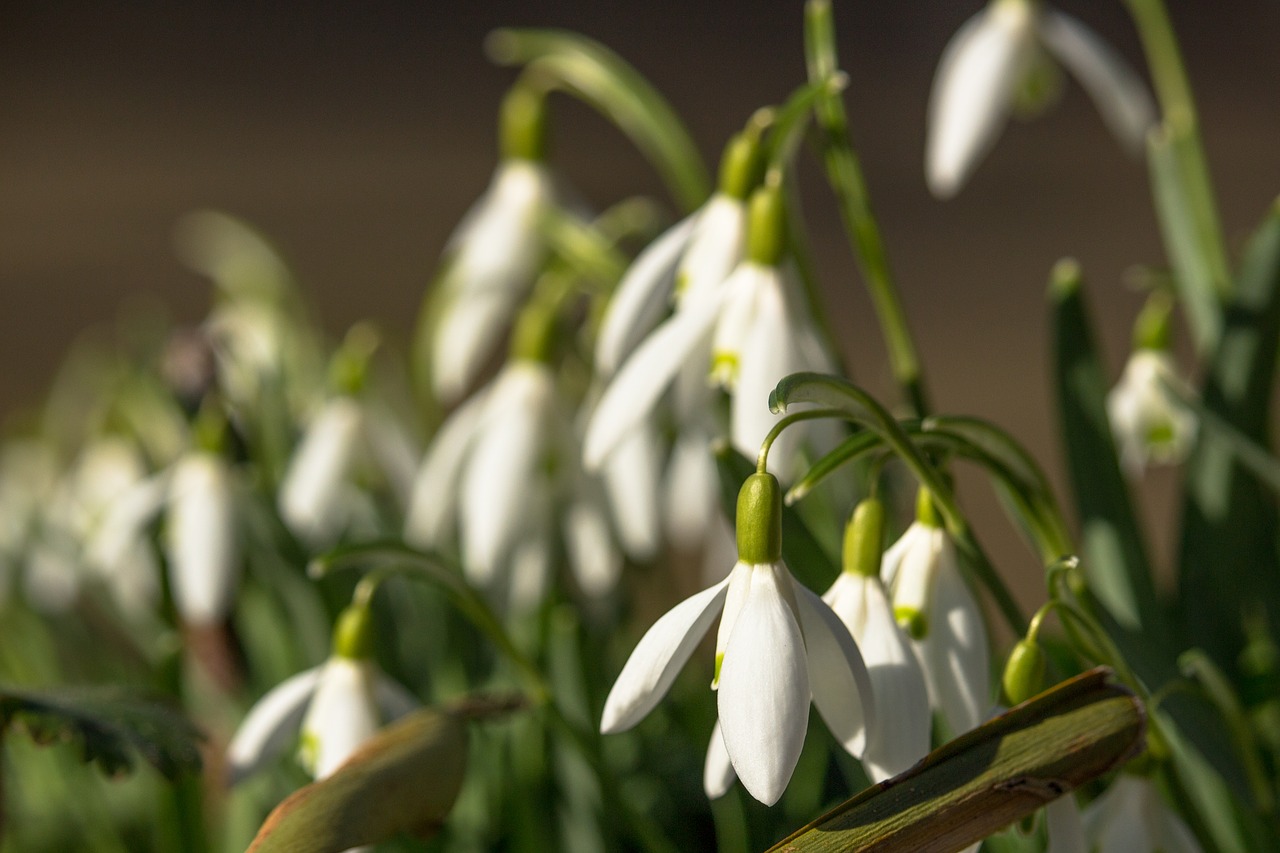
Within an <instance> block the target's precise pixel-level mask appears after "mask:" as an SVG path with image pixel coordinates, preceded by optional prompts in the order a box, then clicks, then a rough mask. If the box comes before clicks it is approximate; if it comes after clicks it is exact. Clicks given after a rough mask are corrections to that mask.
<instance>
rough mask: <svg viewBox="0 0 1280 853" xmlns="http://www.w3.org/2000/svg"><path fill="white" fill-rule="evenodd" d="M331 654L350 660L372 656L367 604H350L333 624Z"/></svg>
mask: <svg viewBox="0 0 1280 853" xmlns="http://www.w3.org/2000/svg"><path fill="white" fill-rule="evenodd" d="M333 654H334V655H335V656H336V657H343V658H349V659H351V660H367V659H369V658H371V657H373V619H372V616H371V614H370V612H369V606H368V605H367V604H352V605H349V606H348V607H347V609H345V610H343V611H342V612H341V613H339V614H338V620H337V622H336V623H335V624H334V626H333Z"/></svg>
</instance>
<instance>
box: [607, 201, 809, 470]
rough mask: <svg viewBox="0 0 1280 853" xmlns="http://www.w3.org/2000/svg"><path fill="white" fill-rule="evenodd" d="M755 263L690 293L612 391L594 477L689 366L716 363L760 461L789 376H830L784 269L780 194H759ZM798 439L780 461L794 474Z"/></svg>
mask: <svg viewBox="0 0 1280 853" xmlns="http://www.w3.org/2000/svg"><path fill="white" fill-rule="evenodd" d="M749 213H750V216H749V228H748V247H747V258H746V260H744V261H742V262H741V263H739V264H738V265H737V267H735V269H734V271H733V272H732V273H731V274H730V275H729V276H728V278H726V279H725V280H724V281H722V282H719V283H718V284H716V285H714V286H712V287H708V288H706V289H699V290H696V291H695V290H690V291H689V292H687V293H686V294H685V295H684V297H683V299H682V301H681V303H680V306H679V309H678V310H677V311H676V313H675V314H674V315H672V316H671V318H670V319H668V320H667V321H665V322H664V323H662V324H661V325H659V326H658V327H657V328H656V329H655V330H654V331H653V333H652V334H650V335H649V336H648V337H647V338H645V340H644V342H643V343H641V344H640V345H639V346H638V347H637V348H636V350H635V351H634V352H633V353H632V355H631V357H630V358H629V359H627V361H626V362H625V363H624V364H623V366H622V369H621V370H619V371H618V373H617V375H616V376H615V377H614V378H613V380H612V381H611V382H610V384H609V386H608V388H606V389H605V392H604V394H603V395H602V396H601V399H600V402H599V405H598V406H597V407H596V409H595V411H594V412H593V413H592V416H591V419H590V422H589V423H588V426H587V434H586V438H585V441H584V451H583V459H584V462H585V464H586V466H587V468H588V470H596V469H598V468H599V467H600V466H601V465H602V464H603V462H604V460H605V459H606V458H608V456H609V454H610V453H612V452H613V451H614V449H615V448H616V447H617V446H618V445H619V444H620V443H621V442H622V440H623V439H624V438H625V437H626V436H627V435H628V434H629V433H630V432H631V431H632V430H633V429H635V428H636V426H637V424H639V423H640V422H641V421H642V420H643V419H644V418H645V417H647V416H648V415H649V413H650V412H651V411H652V410H653V408H654V406H655V405H656V404H657V402H658V400H659V398H660V397H661V396H662V394H663V392H664V391H666V390H667V388H668V387H670V386H671V384H672V382H673V381H674V380H675V379H676V378H677V376H678V374H679V373H680V372H681V369H682V368H683V367H684V366H685V365H686V364H688V363H690V362H691V361H692V362H695V363H696V362H699V361H701V359H702V358H703V356H704V355H709V356H710V359H711V361H710V364H709V365H707V368H708V369H709V370H710V374H711V378H712V380H713V381H714V382H715V383H716V384H719V385H721V386H723V387H725V388H726V389H727V390H729V391H730V392H731V393H732V395H733V399H732V403H731V412H730V420H731V430H730V434H731V438H732V441H733V444H734V446H735V447H737V448H738V449H739V450H741V451H742V452H744V453H747V454H749V455H754V454H755V452H756V450H758V449H759V447H760V443H761V441H762V440H763V439H764V437H765V435H766V434H767V433H768V432H769V430H770V429H771V428H772V427H773V424H774V423H775V422H776V421H777V417H778V416H776V415H774V414H772V413H771V412H770V411H769V404H768V400H769V392H770V391H772V390H773V386H774V385H776V384H777V382H778V380H779V379H781V378H782V377H783V376H785V375H787V374H788V373H794V372H797V371H802V370H817V371H824V370H828V371H829V370H830V369H831V366H832V359H831V358H830V357H829V356H828V355H827V354H826V352H825V351H824V350H823V348H822V345H821V344H820V343H819V341H818V337H817V334H816V332H815V331H814V327H813V322H812V318H811V317H810V316H809V314H808V311H807V308H806V307H805V305H804V303H803V299H802V298H801V296H800V294H799V293H798V287H797V285H796V282H795V281H794V279H793V277H792V275H791V274H790V271H789V268H788V267H787V266H786V265H785V247H784V234H785V211H784V208H783V201H782V196H781V192H780V191H779V189H778V188H777V187H766V188H762V189H760V190H757V191H756V192H755V194H754V195H753V196H752V198H751V203H750V210H749ZM798 438H799V432H798V431H797V430H790V431H788V432H787V433H785V434H784V435H783V436H782V437H781V438H780V439H779V441H780V442H781V443H782V445H783V446H782V447H780V448H779V449H778V450H777V452H775V453H774V454H772V459H774V460H781V461H780V462H779V463H777V465H778V466H779V467H780V468H785V467H786V466H787V465H790V464H792V462H793V459H792V454H791V452H790V451H792V450H794V448H795V446H796V444H795V442H796V441H797V440H798Z"/></svg>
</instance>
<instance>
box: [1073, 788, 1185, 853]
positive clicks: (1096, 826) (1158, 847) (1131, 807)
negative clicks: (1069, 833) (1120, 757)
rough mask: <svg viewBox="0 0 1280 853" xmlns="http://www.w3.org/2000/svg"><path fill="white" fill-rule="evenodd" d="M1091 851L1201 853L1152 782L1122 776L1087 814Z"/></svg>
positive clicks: (1101, 852)
mask: <svg viewBox="0 0 1280 853" xmlns="http://www.w3.org/2000/svg"><path fill="white" fill-rule="evenodd" d="M1083 821H1084V835H1085V838H1086V839H1087V841H1088V849H1089V850H1093V851H1097V853H1157V851H1159V853H1199V851H1200V849H1201V848H1200V844H1199V842H1197V841H1196V837H1195V836H1194V835H1192V833H1191V830H1190V829H1188V828H1187V825H1186V824H1185V823H1183V822H1182V818H1180V817H1178V815H1177V813H1176V812H1174V811H1173V810H1172V809H1170V808H1169V807H1168V806H1166V805H1165V804H1164V802H1163V801H1162V800H1161V799H1160V794H1159V793H1158V792H1157V791H1156V788H1155V785H1153V784H1152V782H1151V780H1150V779H1146V778H1141V777H1138V776H1132V775H1129V774H1126V773H1122V774H1121V775H1120V776H1118V777H1117V778H1116V780H1115V781H1114V782H1112V783H1111V787H1110V788H1108V789H1107V790H1106V791H1104V792H1103V794H1102V796H1100V797H1098V799H1096V800H1094V801H1093V802H1092V803H1090V804H1089V805H1088V806H1087V807H1086V808H1085V810H1084V815H1083Z"/></svg>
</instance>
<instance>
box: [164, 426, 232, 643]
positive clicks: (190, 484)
mask: <svg viewBox="0 0 1280 853" xmlns="http://www.w3.org/2000/svg"><path fill="white" fill-rule="evenodd" d="M235 500H236V498H235V495H234V493H233V490H232V478H231V471H230V470H229V469H228V467H227V463H226V462H225V461H224V460H223V459H222V458H221V457H220V456H218V455H217V454H215V453H213V452H210V451H206V450H193V451H190V452H188V453H187V454H186V455H185V456H183V457H182V458H181V459H179V460H178V461H177V462H176V463H175V464H174V466H173V469H172V472H171V474H170V481H169V511H168V517H167V520H166V526H165V537H164V549H165V554H166V556H167V557H168V562H169V583H170V586H171V588H172V590H173V601H174V605H175V606H176V607H177V610H178V614H179V615H180V616H181V617H182V620H183V622H185V623H188V624H190V625H210V624H214V623H217V622H220V621H221V620H222V619H223V618H224V617H226V615H227V613H228V612H229V611H230V609H231V603H232V599H233V598H234V596H235V591H236V587H237V585H238V584H239V579H240V553H239V543H238V539H237V535H236V521H235Z"/></svg>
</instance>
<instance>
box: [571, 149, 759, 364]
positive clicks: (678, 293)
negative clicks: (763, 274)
mask: <svg viewBox="0 0 1280 853" xmlns="http://www.w3.org/2000/svg"><path fill="white" fill-rule="evenodd" d="M759 160H760V150H759V139H758V133H755V132H752V131H750V130H748V131H744V132H743V133H739V134H737V135H736V136H734V138H733V139H732V140H730V141H729V144H728V145H727V146H725V151H724V156H723V157H722V158H721V161H720V182H719V186H718V188H717V190H716V192H715V193H714V194H713V195H712V196H711V198H709V199H707V201H706V203H705V204H703V205H702V207H700V208H699V209H698V210H697V211H696V212H694V213H693V214H691V215H690V216H687V217H685V218H684V219H682V220H681V221H680V222H678V223H676V224H675V225H673V226H672V227H671V228H669V229H667V231H666V232H665V233H663V234H662V235H661V236H660V237H658V239H657V240H655V241H653V243H652V244H650V245H649V247H648V248H646V249H645V250H644V251H642V252H641V253H640V254H639V255H638V256H637V257H636V260H635V263H633V264H632V265H631V266H630V267H629V268H628V269H627V272H626V274H625V275H624V276H623V277H622V281H620V282H618V287H617V290H615V291H614V295H613V298H611V299H610V300H609V306H608V308H607V309H606V311H605V315H604V319H603V321H602V322H601V324H600V336H599V338H597V340H596V349H595V369H596V372H597V373H598V374H599V375H600V376H602V377H604V378H608V377H611V376H612V375H613V374H614V373H616V372H617V370H618V368H619V367H620V366H621V365H622V363H623V361H624V360H625V359H626V358H627V357H628V356H629V355H630V354H631V353H632V351H634V350H635V348H636V347H637V346H638V345H639V344H640V343H641V342H642V341H643V340H644V338H645V337H646V336H647V335H648V334H649V332H650V331H652V329H653V327H654V326H655V325H656V324H657V322H658V320H659V319H660V318H661V317H662V316H663V315H664V314H665V313H666V311H667V308H668V306H669V304H670V303H671V301H672V300H673V299H674V300H676V302H677V305H678V304H679V302H680V301H682V300H683V299H684V298H685V297H686V296H687V295H688V294H691V293H694V294H696V293H702V292H705V291H707V290H710V289H712V288H714V287H715V286H716V285H717V284H719V283H720V282H722V281H724V279H725V278H726V277H727V276H728V275H729V273H730V272H731V271H732V270H733V268H734V267H736V266H737V265H738V262H739V261H740V260H741V259H742V253H743V250H744V248H745V245H746V230H747V205H746V200H747V197H748V196H749V195H750V193H751V190H752V189H753V188H754V186H755V184H756V182H757V180H758V179H759V175H758V172H759Z"/></svg>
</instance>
